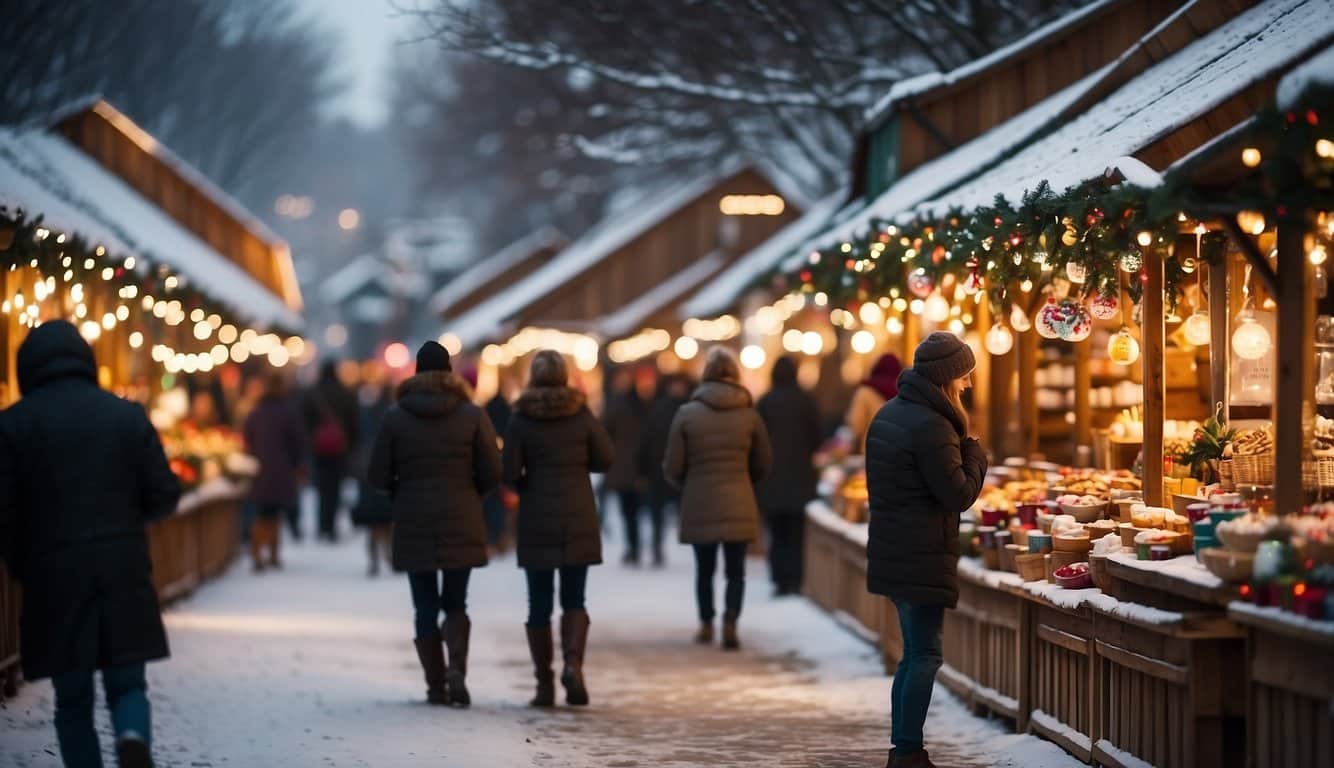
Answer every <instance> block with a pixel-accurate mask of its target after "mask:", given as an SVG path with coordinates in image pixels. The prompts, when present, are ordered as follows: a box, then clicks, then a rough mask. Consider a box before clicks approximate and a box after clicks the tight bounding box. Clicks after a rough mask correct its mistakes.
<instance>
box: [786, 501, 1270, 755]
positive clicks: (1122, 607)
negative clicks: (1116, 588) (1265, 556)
mask: <svg viewBox="0 0 1334 768" xmlns="http://www.w3.org/2000/svg"><path fill="white" fill-rule="evenodd" d="M806 540H807V562H806V573H807V577H806V581H807V592H808V594H809V595H810V596H811V597H812V599H813V600H815V601H816V602H817V603H818V604H820V605H821V606H823V607H825V608H826V609H827V610H830V611H833V612H843V613H846V614H853V611H859V612H861V613H862V615H863V616H867V617H868V618H860V617H857V616H855V615H853V618H856V619H857V623H858V624H859V625H860V628H861V630H862V631H864V632H866V633H867V634H871V633H874V632H875V631H876V630H877V623H878V629H879V634H878V635H877V636H876V637H875V640H876V642H877V643H878V645H879V646H880V647H881V649H882V650H885V651H886V654H885V655H886V665H887V667H889V668H890V670H891V671H892V666H893V664H895V663H897V660H898V656H899V654H901V652H902V645H901V641H900V640H899V638H898V628H897V621H892V619H894V618H895V616H894V613H893V608H892V604H890V602H889V601H888V600H884V599H880V598H875V599H874V600H873V601H872V602H873V603H874V602H878V603H880V606H881V607H880V610H879V611H878V612H876V611H874V610H873V609H868V608H866V607H865V599H864V598H865V557H866V526H865V525H858V524H854V523H848V522H847V521H844V520H843V519H841V518H839V517H838V516H837V515H835V514H834V513H833V512H831V511H830V510H829V508H828V507H827V506H826V505H824V504H823V503H822V502H818V501H817V502H813V503H812V504H811V505H810V507H809V508H808V510H807V539H806ZM1116 557H1117V559H1118V564H1119V565H1122V566H1124V567H1126V568H1135V567H1136V566H1133V565H1131V564H1130V563H1133V562H1135V561H1133V560H1130V561H1129V562H1121V560H1122V559H1123V558H1120V557H1119V556H1116ZM857 561H859V562H857ZM959 577H960V578H959V604H958V607H957V609H956V610H953V611H947V612H946V613H945V626H944V632H943V641H944V658H945V664H944V666H942V668H941V671H940V675H939V678H938V679H939V680H940V681H941V683H942V684H943V685H945V686H946V687H948V688H949V689H950V690H951V691H952V692H954V693H955V694H956V695H958V696H959V697H960V698H961V699H963V700H964V701H965V702H966V703H967V704H969V705H970V706H972V707H973V708H975V709H979V710H985V711H987V712H990V713H992V714H995V715H999V716H1001V717H1003V718H1006V719H1008V720H1010V721H1012V722H1013V723H1014V726H1015V728H1016V729H1018V730H1021V731H1033V732H1035V733H1038V734H1040V735H1042V736H1043V737H1045V738H1047V739H1049V740H1051V741H1053V742H1055V743H1056V744H1058V745H1060V746H1061V747H1062V748H1063V749H1065V750H1066V751H1067V752H1069V753H1070V754H1072V755H1074V756H1075V757H1077V758H1079V759H1080V760H1083V761H1085V762H1096V763H1098V764H1099V765H1108V766H1127V768H1128V767H1129V766H1134V765H1141V764H1143V763H1144V762H1147V763H1151V764H1153V765H1157V766H1195V765H1210V766H1241V765H1243V764H1244V761H1245V759H1246V749H1245V743H1244V742H1245V735H1246V728H1245V727H1244V718H1245V717H1246V706H1247V704H1246V701H1247V695H1246V690H1247V689H1246V676H1245V673H1244V670H1245V667H1246V665H1245V663H1244V660H1245V647H1246V646H1245V642H1246V641H1245V637H1246V633H1245V631H1244V630H1243V629H1242V628H1241V627H1240V626H1238V625H1237V624H1236V623H1234V622H1232V621H1229V620H1228V618H1227V615H1226V614H1225V612H1224V610H1223V609H1222V608H1221V607H1218V608H1210V609H1208V610H1202V611H1195V610H1190V611H1171V610H1165V609H1162V608H1158V607H1155V606H1152V605H1145V604H1142V603H1136V602H1129V601H1125V600H1119V599H1117V598H1116V597H1113V596H1111V595H1108V594H1105V593H1103V592H1102V591H1101V590H1098V589H1093V588H1090V589H1077V590H1070V589H1063V588H1061V587H1058V586H1056V585H1053V584H1048V583H1047V582H1045V581H1036V582H1024V581H1022V580H1020V578H1019V576H1018V575H1016V574H1013V573H1009V572H1003V571H994V570H990V569H987V568H986V567H985V566H984V565H983V564H982V563H981V562H980V561H979V560H976V559H973V558H962V559H961V560H960V562H959ZM1196 586H1200V585H1196ZM855 589H860V590H861V592H862V593H863V595H862V596H861V597H859V598H857V599H854V596H853V595H851V594H850V592H851V591H852V590H855ZM891 653H892V654H893V655H892V656H891Z"/></svg>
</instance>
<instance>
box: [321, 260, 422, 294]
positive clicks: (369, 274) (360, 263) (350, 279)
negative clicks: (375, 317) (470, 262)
mask: <svg viewBox="0 0 1334 768" xmlns="http://www.w3.org/2000/svg"><path fill="white" fill-rule="evenodd" d="M423 281H424V278H423V276H422V275H419V274H412V273H409V272H404V271H403V270H402V267H400V266H397V265H395V264H393V263H391V262H388V261H386V260H385V259H382V258H380V256H379V254H377V253H374V252H372V253H365V254H362V255H361V256H358V257H356V258H355V259H353V260H352V261H349V262H348V263H347V264H345V265H343V267H342V268H341V269H339V270H337V271H336V272H334V273H333V274H332V275H330V276H329V278H328V279H327V280H325V281H324V283H323V284H321V285H320V298H322V299H324V300H325V301H326V302H328V303H330V304H341V303H342V302H344V301H347V300H348V299H350V298H352V297H353V296H354V295H356V293H357V291H359V290H361V288H362V287H364V286H367V285H377V286H379V287H380V288H381V289H382V290H383V291H384V292H385V294H387V295H389V296H404V297H408V298H416V297H418V296H421V295H422V294H423V293H425V289H426V285H425V283H424V282H423Z"/></svg>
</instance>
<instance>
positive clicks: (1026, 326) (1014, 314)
mask: <svg viewBox="0 0 1334 768" xmlns="http://www.w3.org/2000/svg"><path fill="white" fill-rule="evenodd" d="M1010 327H1011V328H1013V329H1015V330H1016V331H1018V332H1020V333H1027V332H1028V331H1031V330H1032V329H1033V321H1032V320H1029V319H1028V313H1027V312H1025V311H1024V308H1023V307H1021V306H1019V305H1018V304H1015V305H1014V306H1013V307H1011V308H1010Z"/></svg>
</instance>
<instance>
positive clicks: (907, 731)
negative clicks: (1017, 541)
mask: <svg viewBox="0 0 1334 768" xmlns="http://www.w3.org/2000/svg"><path fill="white" fill-rule="evenodd" d="M975 365H976V363H975V361H974V359H973V352H972V350H971V349H969V347H968V345H967V344H964V343H963V342H962V341H960V340H959V338H958V337H957V336H955V335H954V334H951V333H944V332H940V331H937V332H936V333H933V334H931V335H930V336H927V337H926V339H925V340H924V341H922V343H921V344H919V345H918V347H917V351H916V353H915V355H914V357H913V367H912V368H910V369H909V370H907V371H904V372H903V375H902V376H900V377H899V390H898V395H897V396H896V397H895V398H894V399H893V400H891V401H890V402H889V403H888V404H886V405H885V407H883V408H881V409H880V412H879V413H877V414H876V416H875V418H874V419H872V421H871V428H870V431H869V433H868V437H867V441H866V480H867V486H868V490H869V492H870V506H871V524H870V530H869V538H868V541H867V545H866V556H867V569H866V587H867V589H868V590H869V591H870V592H872V593H873V594H877V595H884V596H885V597H888V598H890V599H891V600H893V601H894V606H895V607H896V608H897V609H898V614H899V627H900V629H901V631H902V633H903V659H902V660H901V661H900V662H899V666H898V670H897V672H896V673H895V674H894V686H893V690H892V694H891V698H892V709H891V718H892V721H893V729H892V730H893V737H892V738H893V743H894V747H893V749H891V750H890V762H891V763H892V764H893V765H894V766H895V768H903V767H904V766H910V768H922V767H923V766H930V765H931V761H930V758H929V757H927V754H926V750H925V749H923V743H922V725H923V723H925V722H926V712H927V707H928V706H929V705H930V704H931V688H932V686H933V685H934V683H935V677H936V670H938V669H939V668H940V665H941V662H942V648H941V626H942V623H943V621H944V614H945V609H946V608H953V607H954V606H955V604H956V603H957V602H958V599H959V588H958V582H957V568H958V562H959V514H960V513H961V512H963V511H964V510H965V509H967V508H968V507H969V506H971V505H972V503H973V502H974V501H976V500H977V497H978V494H980V493H981V492H982V481H983V478H984V476H985V475H986V472H987V457H986V452H985V451H984V450H983V449H982V446H981V444H979V443H978V441H977V439H976V438H973V437H971V436H969V434H968V412H967V411H966V410H964V407H963V402H962V399H961V396H962V394H963V391H964V390H965V389H967V388H968V387H969V385H970V383H971V382H970V376H971V373H972V370H973V367H974V366H975Z"/></svg>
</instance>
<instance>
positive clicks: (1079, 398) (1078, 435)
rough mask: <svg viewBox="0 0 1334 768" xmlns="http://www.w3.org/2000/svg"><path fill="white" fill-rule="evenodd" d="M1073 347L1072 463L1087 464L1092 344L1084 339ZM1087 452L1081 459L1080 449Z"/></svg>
mask: <svg viewBox="0 0 1334 768" xmlns="http://www.w3.org/2000/svg"><path fill="white" fill-rule="evenodd" d="M1074 348H1075V451H1074V456H1073V459H1074V463H1075V464H1076V465H1080V464H1081V463H1082V464H1083V465H1084V466H1087V465H1089V464H1090V463H1091V460H1092V449H1093V412H1092V403H1091V402H1090V401H1091V400H1092V398H1093V372H1092V370H1091V367H1092V365H1091V363H1090V359H1091V357H1092V345H1091V344H1090V343H1089V340H1088V339H1084V340H1083V341H1081V342H1078V343H1076V344H1075V345H1074ZM1081 448H1082V449H1084V450H1085V451H1086V452H1088V458H1087V459H1081V456H1080V449H1081Z"/></svg>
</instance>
